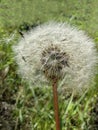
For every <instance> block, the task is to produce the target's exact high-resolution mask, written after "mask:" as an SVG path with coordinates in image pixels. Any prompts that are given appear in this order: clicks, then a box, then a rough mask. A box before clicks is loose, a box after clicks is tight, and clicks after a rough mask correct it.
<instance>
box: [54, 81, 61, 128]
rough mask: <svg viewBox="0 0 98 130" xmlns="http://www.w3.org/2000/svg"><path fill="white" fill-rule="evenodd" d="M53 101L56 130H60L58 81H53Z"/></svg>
mask: <svg viewBox="0 0 98 130" xmlns="http://www.w3.org/2000/svg"><path fill="white" fill-rule="evenodd" d="M53 101H54V112H55V113H54V114H55V122H56V130H60V119H59V106H58V93H57V80H53Z"/></svg>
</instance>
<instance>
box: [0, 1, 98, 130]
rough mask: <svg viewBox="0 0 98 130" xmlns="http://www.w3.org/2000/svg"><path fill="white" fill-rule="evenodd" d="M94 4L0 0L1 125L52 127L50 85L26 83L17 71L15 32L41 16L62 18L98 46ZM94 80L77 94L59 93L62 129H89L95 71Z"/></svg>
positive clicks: (14, 129)
mask: <svg viewBox="0 0 98 130" xmlns="http://www.w3.org/2000/svg"><path fill="white" fill-rule="evenodd" d="M97 6H98V0H0V115H1V117H0V129H1V130H4V129H7V130H27V129H28V130H54V128H55V121H54V112H53V101H52V90H51V87H44V86H43V87H42V88H32V86H30V85H28V84H26V83H25V82H24V81H22V79H21V78H20V77H19V75H17V65H16V63H15V61H14V54H13V52H12V45H13V44H16V43H17V42H18V39H19V38H21V36H20V34H19V32H24V31H28V30H29V29H31V28H34V27H35V26H37V25H39V24H41V23H43V22H48V21H53V20H54V21H63V22H68V23H70V24H72V25H74V26H77V27H78V28H79V29H82V30H85V31H86V32H87V33H88V35H89V36H90V37H92V38H93V39H94V41H95V43H96V47H97V49H98V8H97ZM95 81H96V85H95V86H94V87H93V88H92V89H91V90H89V92H87V93H84V94H83V95H82V97H73V95H72V96H69V97H66V95H64V94H62V93H59V106H60V115H61V126H62V130H89V126H90V121H91V120H92V119H93V118H92V117H91V114H90V111H91V110H93V104H94V103H92V102H95V100H96V99H95V98H94V97H97V96H98V75H96V78H95ZM95 116H96V115H95ZM97 116H98V114H97ZM91 128H92V127H91ZM92 130H93V128H92Z"/></svg>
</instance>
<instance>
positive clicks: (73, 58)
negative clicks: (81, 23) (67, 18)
mask: <svg viewBox="0 0 98 130" xmlns="http://www.w3.org/2000/svg"><path fill="white" fill-rule="evenodd" d="M13 50H14V52H15V54H16V61H17V64H18V65H19V73H20V74H21V75H22V77H23V78H25V79H27V81H30V82H33V83H35V84H36V85H40V84H41V83H47V82H48V80H47V79H48V78H49V80H51V79H52V78H53V77H56V78H57V79H59V81H60V82H59V86H60V89H63V88H66V87H67V88H70V89H71V90H77V89H83V88H88V87H89V86H90V84H91V83H92V81H93V79H94V75H95V73H96V70H95V66H96V64H97V59H98V58H97V54H96V49H95V45H94V43H93V40H92V39H90V38H89V37H88V36H87V35H86V34H85V33H84V32H83V31H80V30H78V29H76V28H74V27H71V26H70V25H68V24H66V23H55V22H51V23H49V24H43V25H40V26H38V27H36V28H35V29H33V30H31V31H29V32H28V33H26V34H24V38H22V39H21V40H20V42H19V43H18V44H17V45H16V46H14V47H13ZM20 52H21V53H20ZM24 59H25V60H24ZM24 61H26V62H24ZM62 86H63V87H62Z"/></svg>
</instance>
